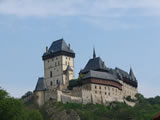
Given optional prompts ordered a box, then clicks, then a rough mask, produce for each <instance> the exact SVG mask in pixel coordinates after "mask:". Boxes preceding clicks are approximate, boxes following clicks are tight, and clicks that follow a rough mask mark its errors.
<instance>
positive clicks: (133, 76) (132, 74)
mask: <svg viewBox="0 0 160 120" xmlns="http://www.w3.org/2000/svg"><path fill="white" fill-rule="evenodd" d="M129 75H130V76H131V78H132V80H136V77H135V75H134V73H133V70H132V67H131V68H130V72H129Z"/></svg>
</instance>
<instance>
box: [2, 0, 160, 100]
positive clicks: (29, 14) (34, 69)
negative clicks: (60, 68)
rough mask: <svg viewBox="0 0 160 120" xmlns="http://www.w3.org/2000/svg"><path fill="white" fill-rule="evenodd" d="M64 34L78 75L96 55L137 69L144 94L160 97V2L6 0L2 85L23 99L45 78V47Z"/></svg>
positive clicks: (140, 89) (118, 64)
mask: <svg viewBox="0 0 160 120" xmlns="http://www.w3.org/2000/svg"><path fill="white" fill-rule="evenodd" d="M60 38H64V40H65V41H66V42H67V43H70V44H71V47H72V48H73V50H74V51H75V53H76V58H75V74H76V76H78V72H79V70H80V69H82V68H84V66H85V65H86V63H87V62H88V60H89V59H90V58H91V57H92V49H93V46H95V48H96V53H97V56H100V57H101V58H102V60H104V61H105V64H106V66H107V67H111V68H115V67H119V68H121V69H123V70H125V71H127V72H128V71H129V69H130V66H131V67H132V68H133V71H134V72H135V75H136V77H137V80H138V82H139V87H138V89H139V92H140V93H142V94H143V95H144V96H145V97H153V96H156V95H160V87H159V84H160V70H159V68H160V53H159V51H160V0H0V55H1V59H0V75H1V79H0V86H1V87H2V88H4V89H5V90H7V91H8V92H9V93H10V94H11V95H12V96H14V97H20V96H22V95H23V94H24V93H25V92H27V91H29V90H30V91H32V90H34V88H35V85H36V82H37V79H38V77H41V76H43V74H44V73H43V61H42V58H41V56H42V55H43V53H44V52H45V47H46V46H50V44H51V43H52V42H53V41H54V40H57V39H60Z"/></svg>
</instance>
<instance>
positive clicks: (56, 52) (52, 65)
mask: <svg viewBox="0 0 160 120" xmlns="http://www.w3.org/2000/svg"><path fill="white" fill-rule="evenodd" d="M74 57H75V53H74V51H73V50H72V49H71V47H70V44H69V45H67V44H66V42H65V41H64V40H63V39H60V40H57V41H54V42H53V43H52V44H51V46H50V48H49V49H48V47H46V52H45V53H44V54H43V56H42V58H43V61H44V79H45V82H46V85H47V88H48V89H55V88H57V87H58V86H59V85H61V86H67V85H68V82H69V80H71V79H74Z"/></svg>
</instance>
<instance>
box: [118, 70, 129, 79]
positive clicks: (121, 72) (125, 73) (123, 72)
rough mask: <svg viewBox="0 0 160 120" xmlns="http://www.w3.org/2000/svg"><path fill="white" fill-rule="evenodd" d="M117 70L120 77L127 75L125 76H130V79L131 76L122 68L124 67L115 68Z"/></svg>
mask: <svg viewBox="0 0 160 120" xmlns="http://www.w3.org/2000/svg"><path fill="white" fill-rule="evenodd" d="M115 71H116V72H117V73H118V75H119V76H120V77H125V78H128V79H130V76H129V74H128V73H127V72H126V71H124V70H122V69H120V68H117V67H116V68H115Z"/></svg>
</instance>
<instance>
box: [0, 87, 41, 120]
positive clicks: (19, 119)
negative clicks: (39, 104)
mask: <svg viewBox="0 0 160 120" xmlns="http://www.w3.org/2000/svg"><path fill="white" fill-rule="evenodd" d="M0 120H42V116H41V114H40V112H39V111H38V110H30V109H27V108H26V107H25V106H24V104H23V102H22V101H21V100H19V99H15V98H12V97H10V96H8V93H7V92H6V91H5V90H2V89H0Z"/></svg>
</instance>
